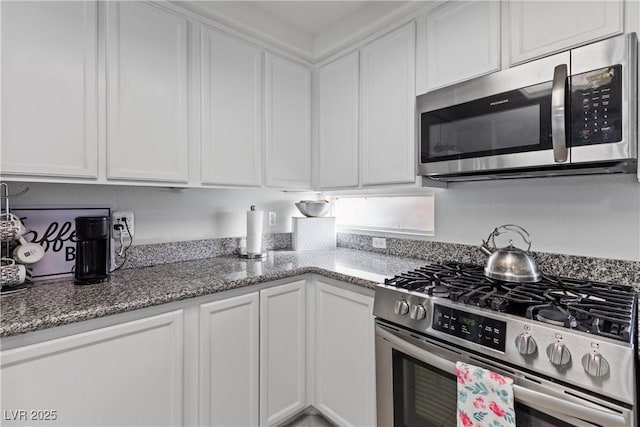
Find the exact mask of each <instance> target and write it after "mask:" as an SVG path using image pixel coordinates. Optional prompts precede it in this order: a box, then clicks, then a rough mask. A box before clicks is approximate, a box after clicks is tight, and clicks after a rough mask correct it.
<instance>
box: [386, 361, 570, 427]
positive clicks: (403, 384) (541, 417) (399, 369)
mask: <svg viewBox="0 0 640 427" xmlns="http://www.w3.org/2000/svg"><path fill="white" fill-rule="evenodd" d="M457 387H458V384H457V380H456V376H455V375H453V374H449V373H447V372H444V371H442V370H440V369H438V368H435V367H433V366H430V365H428V364H426V363H424V362H421V361H420V360H418V359H415V358H413V357H411V356H408V355H406V354H404V353H402V352H400V351H398V350H393V413H394V414H393V416H394V422H393V424H394V426H395V427H418V426H419V427H456V426H457V418H456V417H457V404H458V400H457V399H458V390H457ZM515 411H516V425H517V426H518V427H574V426H573V425H572V424H568V423H566V422H564V421H561V420H559V419H557V418H554V417H552V416H549V415H547V414H545V413H543V412H541V411H538V410H536V409H533V408H530V407H529V406H527V405H524V404H522V403H519V402H518V401H516V403H515Z"/></svg>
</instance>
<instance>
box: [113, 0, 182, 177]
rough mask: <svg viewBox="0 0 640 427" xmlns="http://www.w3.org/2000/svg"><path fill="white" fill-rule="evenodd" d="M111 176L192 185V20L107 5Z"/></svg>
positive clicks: (146, 7)
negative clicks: (189, 59)
mask: <svg viewBox="0 0 640 427" xmlns="http://www.w3.org/2000/svg"><path fill="white" fill-rule="evenodd" d="M106 6H107V47H106V49H107V76H108V78H107V146H108V166H107V171H108V174H107V177H108V178H111V179H134V180H150V181H168V182H186V181H187V180H188V160H189V156H188V137H189V129H188V117H187V116H188V114H187V108H188V106H187V100H188V96H187V94H188V78H187V72H188V70H187V68H188V63H187V48H188V47H187V43H188V42H187V19H186V18H184V17H182V16H179V15H177V14H174V13H173V12H170V11H167V10H165V9H163V8H161V7H158V6H156V5H154V4H152V3H147V2H135V1H131V2H128V1H125V2H107V3H106Z"/></svg>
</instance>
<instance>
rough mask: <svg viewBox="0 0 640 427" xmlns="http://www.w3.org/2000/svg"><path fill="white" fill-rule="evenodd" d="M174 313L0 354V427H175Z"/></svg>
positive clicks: (178, 354) (179, 399)
mask: <svg viewBox="0 0 640 427" xmlns="http://www.w3.org/2000/svg"><path fill="white" fill-rule="evenodd" d="M182 319H183V316H182V310H177V311H173V312H169V313H165V314H161V315H156V316H152V317H147V318H143V319H140V320H134V321H131V322H126V323H121V324H118V325H115V326H110V327H106V328H102V329H97V330H93V331H89V332H84V333H80V334H76V335H70V336H67V337H63V338H59V339H54V340H50V341H45V342H41V343H38V344H33V345H27V346H24V347H19V348H16V349H12V350H5V351H3V352H2V353H1V357H0V360H1V362H0V364H1V368H2V380H1V385H2V391H3V393H2V405H1V406H2V409H3V419H2V425H5V426H14V425H15V426H27V425H29V426H30V425H47V426H49V425H62V426H116V425H127V426H142V425H147V426H148V425H154V426H161V425H167V426H169V425H170V426H176V425H182V423H183V422H182V404H183V384H182V379H183V348H182V333H183V325H182Z"/></svg>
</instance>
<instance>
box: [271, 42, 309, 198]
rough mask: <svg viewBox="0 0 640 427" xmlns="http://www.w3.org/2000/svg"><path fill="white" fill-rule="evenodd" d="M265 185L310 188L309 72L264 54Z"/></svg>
mask: <svg viewBox="0 0 640 427" xmlns="http://www.w3.org/2000/svg"><path fill="white" fill-rule="evenodd" d="M265 81H266V100H265V101H266V106H265V108H266V111H265V114H266V123H265V132H266V135H265V137H266V141H265V142H266V172H267V179H266V184H267V186H269V187H278V188H309V187H310V185H311V178H310V177H311V167H310V164H311V159H310V155H311V154H310V151H311V150H310V145H311V144H310V138H311V129H310V120H311V118H310V108H311V72H310V70H309V69H308V68H307V67H305V66H303V65H300V64H297V63H295V62H292V61H289V60H287V59H284V58H280V57H277V56H274V55H271V54H268V53H267V54H266V71H265Z"/></svg>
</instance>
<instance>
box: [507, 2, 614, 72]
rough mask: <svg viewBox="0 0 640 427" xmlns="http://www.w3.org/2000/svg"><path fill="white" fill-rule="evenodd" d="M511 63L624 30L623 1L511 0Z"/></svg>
mask: <svg viewBox="0 0 640 427" xmlns="http://www.w3.org/2000/svg"><path fill="white" fill-rule="evenodd" d="M508 6H509V26H510V30H511V49H510V50H511V63H512V64H517V63H520V62H524V61H527V60H530V59H533V58H537V57H540V56H545V55H549V54H551V53H554V52H558V51H561V50H566V49H569V48H571V47H574V46H578V45H581V44H585V43H588V42H590V41H594V40H598V39H602V38H605V37H610V36H613V35H616V34H621V33H622V32H623V22H624V19H623V2H622V0H595V1H553V2H544V3H542V4H541V3H540V2H537V1H530V0H529V1H511V2H509V4H508Z"/></svg>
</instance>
